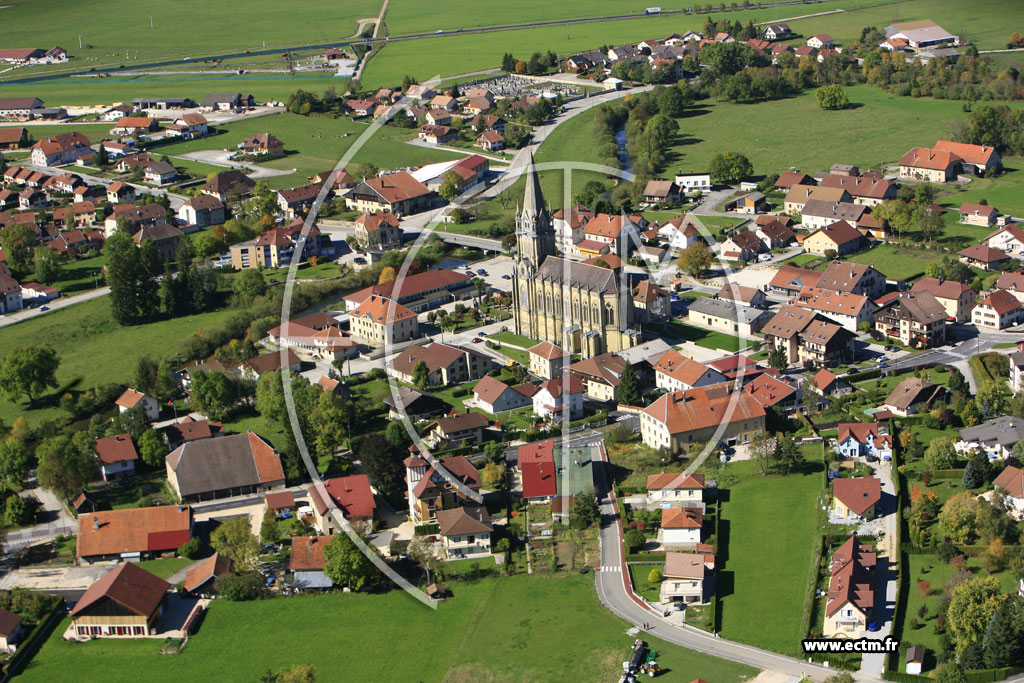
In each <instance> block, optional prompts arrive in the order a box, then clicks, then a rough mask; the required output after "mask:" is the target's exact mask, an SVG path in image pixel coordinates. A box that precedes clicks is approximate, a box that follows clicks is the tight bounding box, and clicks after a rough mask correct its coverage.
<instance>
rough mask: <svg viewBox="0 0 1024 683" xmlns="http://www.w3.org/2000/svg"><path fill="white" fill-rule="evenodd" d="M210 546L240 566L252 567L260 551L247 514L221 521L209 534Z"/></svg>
mask: <svg viewBox="0 0 1024 683" xmlns="http://www.w3.org/2000/svg"><path fill="white" fill-rule="evenodd" d="M210 546H211V547H212V548H213V549H214V550H216V551H217V552H218V553H221V554H223V555H226V556H227V557H229V558H231V559H232V560H233V561H234V563H235V565H236V566H238V567H242V568H252V567H254V566H255V565H256V560H257V558H258V557H259V552H260V542H259V539H257V538H256V537H255V536H253V533H252V528H251V527H250V525H249V516H248V515H244V516H242V517H230V518H228V519H226V520H224V521H223V522H221V523H220V526H218V527H217V528H216V529H214V530H213V532H212V533H211V534H210Z"/></svg>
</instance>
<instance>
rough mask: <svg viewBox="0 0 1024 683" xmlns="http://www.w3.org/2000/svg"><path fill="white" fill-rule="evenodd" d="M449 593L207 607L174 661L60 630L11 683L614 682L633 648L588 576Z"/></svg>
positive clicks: (743, 672) (681, 651)
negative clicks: (434, 603) (304, 676)
mask: <svg viewBox="0 0 1024 683" xmlns="http://www.w3.org/2000/svg"><path fill="white" fill-rule="evenodd" d="M483 561H485V560H481V562H483ZM451 589H452V593H453V597H452V598H451V599H449V600H447V601H445V602H444V603H442V604H441V605H440V606H439V607H438V609H437V610H436V611H435V610H431V609H428V608H426V607H424V606H423V605H422V604H420V603H419V602H418V601H416V600H414V599H412V598H411V597H409V596H408V595H406V594H405V593H404V592H402V591H397V590H396V591H391V592H389V593H386V594H383V595H352V594H343V593H331V594H328V595H309V596H300V597H289V598H277V599H274V600H267V601H261V602H244V603H237V602H236V603H233V602H227V601H223V600H218V601H215V602H214V603H213V604H212V605H211V607H210V609H209V612H208V614H207V616H206V618H205V620H204V621H203V623H202V625H201V626H200V629H199V632H198V634H197V635H196V636H194V637H193V638H192V639H191V640H190V641H189V644H188V647H186V648H185V650H184V651H183V652H182V653H181V654H178V655H160V654H157V653H158V651H159V649H160V647H161V645H162V642H161V641H155V640H145V639H139V640H113V639H111V640H105V641H104V640H100V641H94V642H91V643H84V644H69V643H67V642H65V641H63V640H62V639H61V637H60V636H61V633H62V632H63V630H64V628H65V627H66V626H67V622H63V623H61V624H60V625H58V626H57V628H56V629H55V631H54V634H53V635H52V636H51V637H50V639H49V640H48V641H47V642H46V643H45V644H44V645H43V647H42V649H41V650H40V651H39V653H38V654H37V655H36V656H35V658H34V659H33V660H32V661H31V662H30V663H29V664H28V666H27V668H26V669H25V672H24V673H23V674H22V675H21V679H22V680H24V681H27V682H31V681H46V682H47V683H57V682H59V681H81V680H100V679H102V680H106V681H110V682H111V683H115V682H116V681H126V682H128V681H132V682H133V681H137V680H139V679H143V680H147V681H182V680H192V681H198V680H211V681H212V680H221V679H222V677H224V676H225V672H226V671H231V674H230V676H228V677H229V678H231V679H232V680H251V681H254V680H257V679H258V678H259V677H260V675H261V674H262V673H263V672H264V671H266V670H267V669H271V670H275V671H277V670H280V669H282V668H285V667H289V666H293V665H296V664H313V665H314V666H316V667H317V670H318V671H317V673H318V676H317V677H318V679H321V680H342V679H344V680H363V681H369V680H395V681H406V680H407V681H442V680H444V681H499V680H500V681H505V680H534V681H541V680H560V681H597V680H612V679H614V678H615V677H616V676H617V675H618V673H619V672H621V663H622V662H623V661H624V660H625V659H627V658H628V654H629V652H630V650H631V647H632V644H633V638H634V637H633V636H630V635H627V634H626V627H627V625H626V623H625V622H623V621H620V620H619V619H618V618H616V617H615V616H613V615H612V614H611V613H609V612H607V611H606V610H605V609H604V608H603V607H602V606H601V605H600V603H599V602H598V601H597V598H596V596H595V594H594V579H593V575H592V574H588V575H586V576H581V575H579V574H557V575H534V576H512V577H504V578H495V579H481V580H477V581H475V582H472V583H456V584H453V585H452V586H451ZM246 624H247V625H248V626H244V625H246ZM240 625H243V626H241V627H240ZM647 640H648V642H649V643H650V644H651V647H653V648H654V649H655V650H657V652H658V662H659V664H661V666H662V668H663V669H666V670H667V671H666V673H668V675H669V677H670V678H671V679H673V680H675V679H678V680H683V681H689V680H694V679H696V678H703V679H704V680H708V681H715V683H738V682H739V681H741V680H743V679H746V678H748V677H752V676H753V675H755V674H756V673H757V672H756V670H755V669H752V668H750V667H746V666H742V665H740V664H734V663H732V662H726V661H723V660H720V659H716V658H714V657H710V656H707V655H702V654H698V653H695V652H692V651H690V650H687V649H685V648H681V647H678V646H675V645H670V644H668V643H665V642H662V641H659V640H657V639H647ZM425 643H429V647H426V648H425V647H424V644H425ZM241 653H247V654H246V656H239V655H240V654H241ZM71 662H73V663H74V664H73V666H69V663H71Z"/></svg>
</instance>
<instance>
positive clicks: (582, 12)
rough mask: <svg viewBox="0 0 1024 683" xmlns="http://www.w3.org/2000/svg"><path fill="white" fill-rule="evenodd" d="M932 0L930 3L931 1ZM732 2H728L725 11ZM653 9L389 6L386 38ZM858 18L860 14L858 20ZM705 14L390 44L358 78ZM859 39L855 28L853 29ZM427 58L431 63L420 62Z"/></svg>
mask: <svg viewBox="0 0 1024 683" xmlns="http://www.w3.org/2000/svg"><path fill="white" fill-rule="evenodd" d="M933 1H934V0H933ZM728 4H729V3H727V6H728ZM862 4H864V0H830V1H829V2H827V3H823V4H821V5H815V11H828V10H833V9H843V8H854V7H857V6H859V5H862ZM649 6H650V5H639V4H630V3H626V4H623V3H615V2H612V0H599V1H598V2H597V3H587V4H584V3H582V2H581V1H580V0H571V1H570V2H567V3H551V2H543V0H526V2H525V4H522V3H520V4H516V5H505V6H498V7H494V6H487V7H486V8H481V6H480V5H477V4H472V3H470V2H468V1H467V0H456V2H452V3H444V4H437V3H434V4H431V3H430V2H429V0H409V1H408V4H407V3H405V2H403V3H401V4H392V5H389V7H388V13H387V17H386V18H385V24H386V25H387V26H388V30H389V32H390V33H391V35H399V34H402V33H420V32H423V31H435V30H439V29H441V30H449V31H451V30H454V29H458V28H463V29H469V28H474V27H479V26H496V25H512V24H521V23H523V22H524V21H526V20H527V19H524V18H525V17H529V19H528V20H530V21H558V20H560V19H567V18H579V17H600V16H602V15H622V14H628V13H630V12H637V11H639V12H642V11H643V10H644V9H645V8H646V7H649ZM692 6H693V3H687V4H684V5H676V6H669V5H662V8H663V9H664V10H666V11H668V10H680V9H684V8H688V7H692ZM802 9H803V8H801V7H799V6H797V7H783V8H780V9H778V10H777V11H776V9H775V8H764V9H761V10H758V9H751V10H737V11H735V12H731V11H730V12H714V13H712V15H711V16H713V17H714V18H715V19H721V18H728V19H729V20H730V21H732V20H736V21H739V22H741V23H744V24H745V23H746V22H747V20H749V19H752V20H753V21H754V22H755V23H756V22H760V21H776V20H777V21H786V20H788V17H792V16H800V15H803V14H807V12H804V11H801V10H802ZM857 14H859V12H858V13H857ZM705 16H706V15H703V14H691V15H665V16H657V15H652V16H647V17H638V18H635V19H622V20H616V21H603V22H594V23H585V24H572V25H569V26H566V25H558V26H539V27H535V28H527V29H516V30H509V31H501V32H495V33H475V34H474V33H471V34H457V33H448V34H447V35H444V36H437V37H430V38H423V39H418V40H409V41H402V42H395V43H391V44H389V45H387V47H386V48H384V49H382V50H381V51H380V52H379V53H378V54H377V56H375V57H374V58H373V59H371V60H370V63H369V64H368V65H367V67H366V70H365V72H364V73H363V79H362V80H363V83H364V84H365V85H366V86H372V87H374V88H376V87H381V86H386V85H394V84H396V83H398V82H400V81H401V80H402V76H403V75H405V74H406V73H409V74H411V75H413V76H416V77H417V78H418V79H420V80H421V81H422V80H424V79H427V78H431V77H433V76H435V75H438V76H440V77H442V78H444V77H446V76H452V75H456V74H462V73H470V72H474V71H480V70H482V69H489V68H492V67H495V66H498V65H499V64H501V57H502V55H503V54H504V53H505V52H511V53H512V54H514V55H515V56H516V57H517V58H520V59H524V60H525V59H528V58H529V56H530V55H531V54H532V53H533V52H535V51H541V52H546V51H548V50H551V51H553V52H556V53H558V54H559V55H570V54H572V53H573V52H578V51H581V50H593V49H595V48H598V47H600V46H601V45H621V44H623V43H627V42H636V41H640V40H644V39H647V38H652V37H660V36H666V35H668V34H670V33H673V32H675V33H684V32H686V31H687V30H695V31H699V30H700V28H701V25H702V24H703V22H704V19H705ZM858 32H859V28H858ZM423 54H429V55H430V56H431V59H429V60H424V59H421V58H420V56H421V55H423Z"/></svg>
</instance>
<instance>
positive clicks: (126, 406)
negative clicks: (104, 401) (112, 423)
mask: <svg viewBox="0 0 1024 683" xmlns="http://www.w3.org/2000/svg"><path fill="white" fill-rule="evenodd" d="M114 404H115V405H116V406H117V409H118V412H120V413H127V412H128V411H129V410H131V409H132V408H134V407H136V406H142V412H143V414H145V416H146V419H147V420H149V421H150V422H152V421H153V420H156V419H157V418H159V417H160V406H159V405H158V404H157V402H156V399H155V398H153V397H152V396H147V395H146V394H143V393H142V392H141V391H135V390H134V389H125V391H124V393H123V394H121V396H120V397H119V398H118V399H117V400H116V401H114Z"/></svg>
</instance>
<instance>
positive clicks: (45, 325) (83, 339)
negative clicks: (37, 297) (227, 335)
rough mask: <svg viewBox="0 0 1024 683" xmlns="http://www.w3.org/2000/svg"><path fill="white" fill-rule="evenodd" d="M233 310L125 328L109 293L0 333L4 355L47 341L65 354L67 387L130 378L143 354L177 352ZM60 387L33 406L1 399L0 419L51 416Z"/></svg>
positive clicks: (63, 382)
mask: <svg viewBox="0 0 1024 683" xmlns="http://www.w3.org/2000/svg"><path fill="white" fill-rule="evenodd" d="M232 314H234V311H233V310H231V309H230V308H224V309H222V310H218V311H213V312H210V313H198V314H194V315H189V316H182V317H180V318H173V319H170V320H160V321H157V322H153V323H149V324H146V325H135V326H131V327H122V326H120V325H118V324H117V323H115V322H114V321H113V320H112V319H111V317H110V297H100V298H98V299H93V300H92V301H85V302H82V303H80V304H75V305H74V306H69V307H68V308H64V309H61V310H59V311H52V312H50V313H47V314H46V315H42V316H39V317H37V318H33V319H31V320H27V321H25V322H20V323H17V324H15V325H10V326H8V327H6V328H4V329H3V331H2V333H0V356H3V355H4V354H6V353H7V352H8V351H10V350H11V349H13V348H15V347H18V346H22V345H32V344H39V343H46V344H49V345H51V346H52V347H53V348H54V349H55V350H56V351H57V356H58V357H59V358H60V368H58V370H57V382H58V383H59V384H60V387H61V388H63V389H65V390H66V389H67V388H77V389H86V388H89V387H94V386H96V385H98V384H105V383H109V382H126V381H128V380H129V379H130V378H131V376H132V373H133V372H134V371H135V362H136V361H137V360H138V359H139V358H140V357H142V356H151V357H153V358H165V357H170V356H173V355H174V354H175V353H178V352H179V351H180V350H181V347H182V343H183V341H184V340H185V339H186V338H187V337H188V336H189V335H191V334H192V333H193V332H195V331H196V330H197V329H214V328H216V327H218V326H219V325H220V324H221V323H222V322H223V321H224V320H225V319H226V318H227V317H229V316H231V315H232ZM112 350H115V351H116V352H113V351H112ZM59 391H60V389H58V390H55V391H51V392H49V393H47V394H45V395H44V396H42V397H41V398H40V399H38V400H37V407H35V408H33V409H32V410H29V409H28V403H27V401H25V400H24V399H23V400H21V401H18V402H17V403H12V402H11V401H8V400H4V401H0V420H3V421H4V422H5V423H7V424H10V423H11V422H13V421H14V419H15V418H17V417H19V416H22V417H24V418H25V419H26V420H28V421H29V423H30V424H37V423H39V422H41V421H43V420H48V419H52V418H54V417H56V416H57V414H58V413H59V412H60V411H59V408H58V407H57V400H58V399H59V398H60V394H59Z"/></svg>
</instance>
